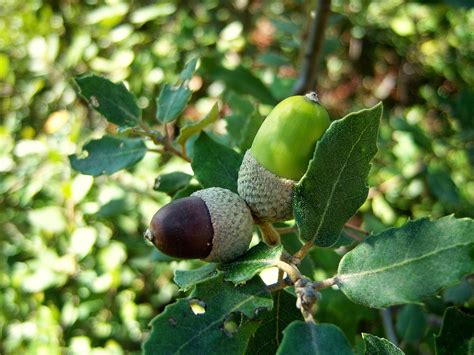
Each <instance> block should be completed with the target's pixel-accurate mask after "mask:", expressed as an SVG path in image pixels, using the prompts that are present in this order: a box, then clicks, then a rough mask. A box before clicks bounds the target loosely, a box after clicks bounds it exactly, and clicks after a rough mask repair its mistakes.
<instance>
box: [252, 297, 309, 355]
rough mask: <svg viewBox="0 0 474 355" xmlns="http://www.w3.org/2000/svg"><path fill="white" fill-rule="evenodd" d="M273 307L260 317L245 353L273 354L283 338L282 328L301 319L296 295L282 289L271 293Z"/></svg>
mask: <svg viewBox="0 0 474 355" xmlns="http://www.w3.org/2000/svg"><path fill="white" fill-rule="evenodd" d="M272 296H273V308H272V310H271V312H268V313H267V314H266V315H265V316H264V317H263V319H262V323H261V325H260V327H259V328H258V329H257V331H256V332H255V334H254V335H253V336H252V337H251V338H250V342H249V345H248V347H247V351H246V353H247V354H259V355H265V354H268V355H274V354H275V353H276V352H277V349H278V347H279V346H280V344H281V342H282V339H283V330H284V329H285V328H286V327H287V326H288V325H289V324H290V323H291V322H293V321H295V320H301V318H302V317H301V312H300V311H299V310H298V309H297V308H296V297H295V296H294V295H292V294H290V293H288V292H286V291H284V290H280V291H277V292H275V293H273V295H272Z"/></svg>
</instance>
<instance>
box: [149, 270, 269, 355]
mask: <svg viewBox="0 0 474 355" xmlns="http://www.w3.org/2000/svg"><path fill="white" fill-rule="evenodd" d="M191 300H193V301H197V302H198V303H199V304H200V305H201V306H202V307H203V308H204V310H205V313H202V314H194V313H193V311H192V308H191V305H190V302H191ZM272 304H273V301H272V299H271V297H270V294H269V293H268V291H266V288H265V285H264V284H263V282H261V281H260V280H259V279H258V278H255V279H253V280H252V281H250V282H248V283H247V284H246V285H244V286H241V287H235V286H234V285H233V284H232V283H229V282H224V281H223V280H222V278H221V277H217V278H213V279H211V280H209V281H207V282H205V283H202V284H199V285H197V286H196V290H195V291H194V292H193V294H192V295H191V296H190V297H189V298H186V299H179V300H178V301H177V302H176V303H174V304H172V305H169V306H167V307H166V308H165V310H164V312H163V313H161V314H160V315H159V316H157V317H156V318H155V319H153V320H152V322H151V325H152V330H151V332H150V335H149V337H148V338H147V340H146V341H145V343H144V345H143V350H144V353H145V354H157V353H159V354H178V353H179V354H225V355H230V354H242V353H244V351H245V348H246V346H247V343H248V340H249V338H250V336H251V335H252V333H253V332H254V331H255V330H256V327H257V326H258V321H252V320H244V321H243V322H242V324H240V325H238V327H237V329H235V331H234V332H232V333H229V332H228V331H226V330H225V329H224V323H225V322H226V320H228V319H229V317H230V315H231V314H233V313H241V314H243V315H245V317H247V318H250V319H252V318H254V316H255V313H256V311H257V309H262V308H263V309H265V308H266V309H270V308H271V307H272ZM202 307H201V308H202Z"/></svg>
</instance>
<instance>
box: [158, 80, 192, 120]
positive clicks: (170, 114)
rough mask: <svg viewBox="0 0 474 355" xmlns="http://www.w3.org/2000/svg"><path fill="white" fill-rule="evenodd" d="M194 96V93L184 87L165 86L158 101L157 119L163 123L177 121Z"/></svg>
mask: <svg viewBox="0 0 474 355" xmlns="http://www.w3.org/2000/svg"><path fill="white" fill-rule="evenodd" d="M192 94H193V92H192V91H191V90H189V89H188V88H186V87H184V86H178V87H172V86H171V85H169V84H165V85H163V88H162V89H161V91H160V96H158V99H157V100H156V106H157V108H156V119H157V120H158V121H159V122H161V123H169V122H171V121H173V120H174V119H176V118H177V117H178V116H179V115H180V114H181V112H183V110H184V108H185V107H186V104H187V103H188V101H189V99H190V98H191V95H192Z"/></svg>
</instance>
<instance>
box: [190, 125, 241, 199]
mask: <svg viewBox="0 0 474 355" xmlns="http://www.w3.org/2000/svg"><path fill="white" fill-rule="evenodd" d="M241 163H242V156H241V155H240V154H239V153H237V152H235V151H234V150H232V149H230V148H228V147H226V146H225V145H222V144H219V143H217V142H216V141H214V140H213V139H211V138H210V137H209V136H208V135H207V134H206V133H204V132H203V133H201V134H200V136H199V138H198V139H197V140H196V142H195V143H194V156H193V162H192V163H191V166H192V168H193V170H194V173H195V177H196V179H197V180H198V181H199V182H200V183H201V185H202V186H204V187H205V188H207V187H222V188H225V189H228V190H230V191H233V192H235V193H237V177H238V174H239V168H240V164H241Z"/></svg>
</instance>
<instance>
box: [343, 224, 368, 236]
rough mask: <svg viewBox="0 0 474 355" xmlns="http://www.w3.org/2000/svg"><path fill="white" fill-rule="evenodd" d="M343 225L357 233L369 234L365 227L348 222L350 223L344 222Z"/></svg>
mask: <svg viewBox="0 0 474 355" xmlns="http://www.w3.org/2000/svg"><path fill="white" fill-rule="evenodd" d="M344 227H346V228H349V229H352V230H355V231H356V232H359V233H362V234H365V235H369V232H367V231H366V230H365V229H362V228H360V227H357V226H354V225H353V224H350V223H346V224H344Z"/></svg>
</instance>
